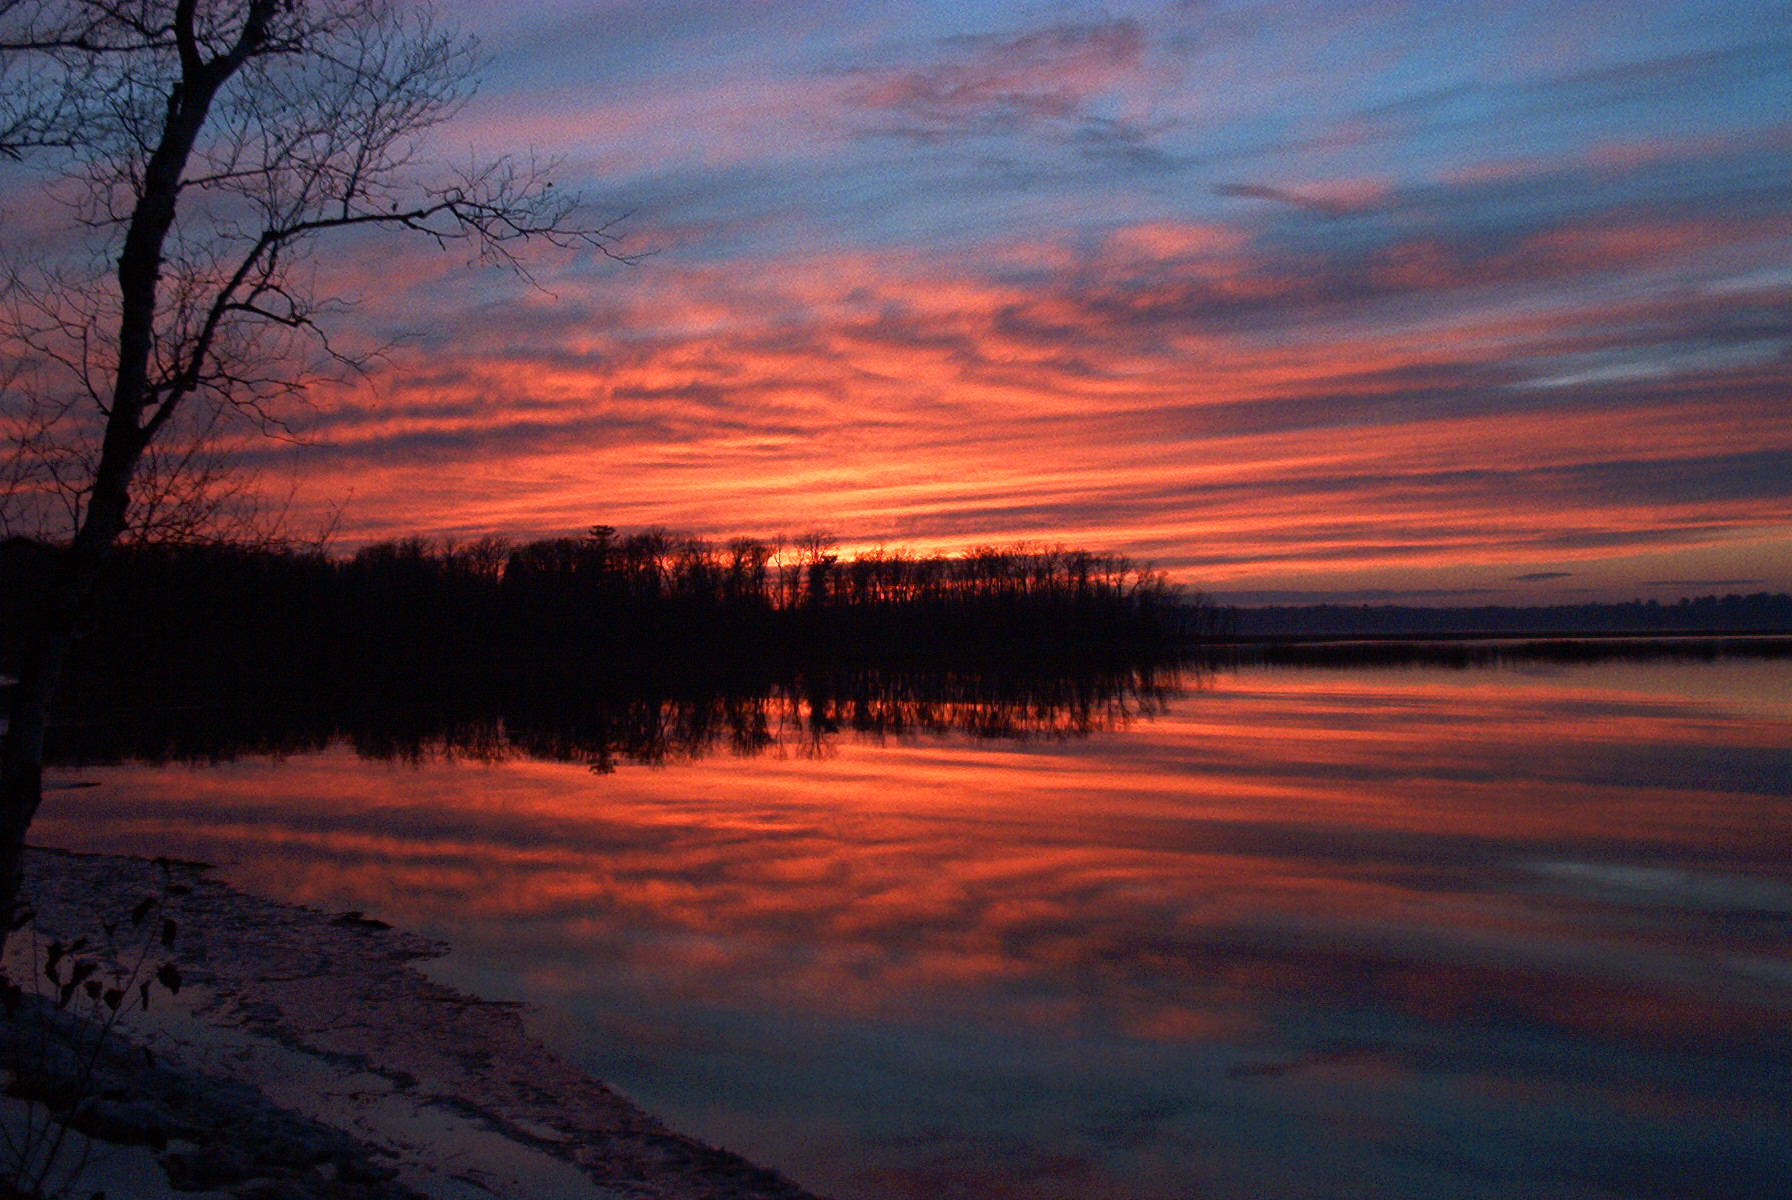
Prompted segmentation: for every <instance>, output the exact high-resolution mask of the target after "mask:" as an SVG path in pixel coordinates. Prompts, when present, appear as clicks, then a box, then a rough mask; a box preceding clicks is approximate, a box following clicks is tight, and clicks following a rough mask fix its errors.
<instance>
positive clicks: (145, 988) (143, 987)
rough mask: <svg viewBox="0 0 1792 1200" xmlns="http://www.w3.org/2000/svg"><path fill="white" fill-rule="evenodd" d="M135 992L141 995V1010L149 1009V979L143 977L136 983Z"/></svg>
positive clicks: (146, 1010)
mask: <svg viewBox="0 0 1792 1200" xmlns="http://www.w3.org/2000/svg"><path fill="white" fill-rule="evenodd" d="M137 994H138V995H139V996H142V997H143V1011H144V1012H148V1011H149V980H147V979H145V980H144V981H143V982H142V983H140V984H138V985H137Z"/></svg>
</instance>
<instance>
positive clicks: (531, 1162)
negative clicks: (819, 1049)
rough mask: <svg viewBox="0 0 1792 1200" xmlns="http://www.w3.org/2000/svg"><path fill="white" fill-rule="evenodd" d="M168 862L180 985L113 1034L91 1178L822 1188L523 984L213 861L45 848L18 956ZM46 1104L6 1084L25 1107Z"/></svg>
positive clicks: (183, 1184) (233, 1192)
mask: <svg viewBox="0 0 1792 1200" xmlns="http://www.w3.org/2000/svg"><path fill="white" fill-rule="evenodd" d="M170 882H173V883H174V885H175V886H174V889H173V890H174V892H175V893H176V895H175V896H173V897H172V898H170V899H169V901H168V903H169V904H170V912H169V915H170V916H171V917H172V918H173V919H174V920H175V921H176V923H177V926H178V935H177V937H176V938H175V945H174V950H173V952H172V954H171V957H172V958H173V959H174V960H175V961H176V962H177V964H178V968H179V971H180V975H181V980H180V982H181V985H182V986H181V988H180V991H179V994H178V995H170V994H169V993H168V991H167V989H166V988H165V987H156V988H153V989H152V993H151V1003H150V1005H149V1007H148V1010H147V1011H146V1012H145V1011H128V1015H127V1016H126V1018H125V1019H124V1020H123V1021H122V1022H121V1025H120V1028H119V1030H118V1031H117V1033H115V1034H114V1036H113V1038H112V1039H111V1040H110V1041H109V1043H108V1047H107V1054H106V1057H105V1061H104V1063H103V1064H102V1070H101V1078H100V1081H99V1082H98V1083H96V1084H94V1085H93V1087H92V1089H90V1090H92V1091H93V1092H94V1094H95V1096H96V1098H97V1100H96V1117H95V1118H94V1119H93V1120H92V1121H90V1124H91V1125H93V1127H94V1128H95V1129H96V1131H97V1133H98V1134H99V1135H100V1138H101V1139H102V1140H100V1141H98V1142H96V1144H95V1154H94V1155H93V1157H92V1161H91V1162H90V1163H89V1164H88V1166H87V1167H86V1169H85V1171H84V1173H83V1175H82V1178H81V1181H80V1188H79V1189H77V1190H75V1191H74V1192H73V1193H72V1194H77V1195H80V1196H83V1197H85V1196H89V1195H92V1194H93V1192H94V1191H95V1190H99V1189H103V1190H104V1191H105V1194H106V1196H107V1198H108V1200H127V1198H130V1197H143V1198H149V1197H157V1198H160V1197H166V1196H170V1195H173V1194H176V1192H175V1191H174V1190H173V1189H179V1194H185V1195H188V1196H192V1195H194V1194H195V1193H196V1192H197V1193H200V1194H203V1195H210V1196H216V1197H224V1196H230V1197H241V1198H244V1200H248V1198H250V1197H254V1198H257V1200H274V1198H276V1197H278V1198H287V1197H291V1198H294V1200H297V1198H300V1197H344V1198H347V1197H365V1198H367V1200H375V1198H378V1200H388V1198H389V1200H400V1198H405V1197H414V1196H428V1197H435V1198H438V1200H473V1198H475V1197H478V1198H482V1200H489V1198H490V1197H493V1196H496V1197H502V1198H505V1200H512V1198H514V1200H536V1198H540V1200H576V1198H578V1197H593V1198H606V1200H608V1198H617V1200H620V1198H624V1197H626V1198H629V1200H635V1198H641V1200H647V1198H655V1200H658V1198H672V1197H678V1198H681V1200H685V1198H688V1200H804V1198H807V1197H809V1193H807V1192H805V1191H803V1190H802V1189H800V1188H798V1187H796V1186H795V1185H794V1184H792V1183H790V1182H789V1181H787V1180H784V1179H783V1178H781V1177H779V1176H778V1175H776V1174H774V1173H773V1172H771V1171H767V1170H765V1169H763V1168H760V1167H756V1166H754V1165H753V1164H751V1163H748V1162H747V1161H745V1160H744V1159H742V1158H740V1157H739V1156H737V1155H734V1154H731V1153H729V1152H727V1151H723V1150H718V1149H715V1148H713V1147H710V1146H706V1145H704V1144H702V1143H700V1142H697V1141H694V1140H693V1139H690V1138H687V1137H684V1136H682V1135H680V1134H678V1133H675V1132H673V1131H672V1130H669V1129H667V1128H666V1127H665V1126H664V1125H662V1124H661V1123H660V1122H659V1121H658V1120H656V1119H655V1118H654V1117H652V1116H651V1115H649V1114H647V1113H645V1112H643V1111H642V1110H641V1109H639V1108H638V1107H636V1106H635V1105H633V1104H632V1103H630V1102H629V1101H628V1100H627V1099H625V1098H623V1097H622V1096H619V1095H618V1094H616V1093H615V1092H613V1091H611V1090H610V1089H609V1088H607V1087H605V1086H604V1085H603V1084H601V1083H599V1082H597V1081H596V1080H593V1079H591V1078H590V1077H589V1076H587V1075H585V1074H584V1073H583V1072H581V1071H579V1070H577V1069H576V1068H574V1067H572V1066H570V1065H568V1064H567V1063H564V1062H562V1061H560V1060H559V1059H557V1058H555V1057H554V1056H553V1055H552V1054H550V1053H549V1052H548V1051H547V1050H546V1049H545V1048H543V1047H542V1046H541V1045H540V1044H539V1043H537V1042H535V1041H533V1040H531V1039H530V1038H529V1037H528V1036H527V1034H526V1032H525V1030H524V1027H523V1023H522V1020H521V1017H520V1014H519V1013H518V1011H517V1008H516V1006H514V1005H506V1004H497V1003H491V1002H487V1001H482V1000H478V999H475V998H473V997H470V996H466V995H463V994H461V993H459V992H456V991H454V990H452V989H450V988H446V987H443V986H441V985H440V984H437V983H434V982H432V981H431V980H429V979H428V978H427V977H425V976H424V975H423V974H422V973H421V972H420V971H418V970H417V969H416V967H415V965H414V964H415V963H416V962H417V961H418V960H420V959H425V958H430V957H434V956H437V955H440V954H442V953H444V952H445V951H446V949H447V948H446V947H445V946H442V945H440V944H438V943H434V942H431V941H428V940H426V939H423V938H419V937H416V936H414V935H411V934H407V933H404V932H402V931H399V930H394V929H391V928H388V927H387V926H385V925H384V924H382V923H380V922H377V921H370V920H366V919H364V918H362V917H361V916H360V915H359V914H353V913H349V914H339V915H335V916H332V915H330V914H326V913H321V912H318V911H316V910H314V909H308V908H301V907H298V906H294V905H287V904H279V903H275V902H272V901H268V900H263V899H260V898H258V897H254V896H250V895H246V894H244V893H242V892H238V891H235V890H233V889H231V888H229V887H227V886H225V885H224V884H222V883H219V882H218V881H216V880H214V879H211V878H209V876H208V875H207V873H206V869H205V868H204V867H202V866H199V865H196V864H188V863H174V864H169V865H167V866H166V867H164V866H162V865H159V864H157V863H152V862H148V861H145V860H142V859H135V858H121V857H115V856H106V855H83V854H72V853H68V852H65V851H58V850H35V851H33V852H32V854H31V856H30V859H29V861H28V864H27V868H26V880H25V895H26V897H27V899H28V900H29V902H30V903H31V904H33V905H34V906H35V907H36V909H37V911H38V917H37V920H36V922H35V927H36V948H35V950H34V948H33V943H32V936H31V934H30V933H26V934H19V935H14V938H13V944H12V946H11V947H9V952H8V958H9V962H8V967H9V973H10V974H11V975H12V977H13V978H15V979H19V978H22V977H25V975H26V974H27V973H28V972H29V971H33V970H38V971H41V966H42V958H41V956H42V951H43V947H44V945H45V944H47V942H48V941H49V940H50V939H57V938H60V939H62V940H64V941H70V940H72V939H74V938H76V937H81V936H88V937H93V936H94V935H95V933H96V932H97V931H98V930H99V928H100V927H101V923H102V922H111V923H114V924H115V926H116V924H118V923H120V922H121V920H128V914H129V913H130V912H131V910H132V909H133V907H135V906H136V905H138V904H139V903H140V902H141V901H142V900H144V899H145V898H146V897H151V896H160V895H163V894H164V892H165V891H166V889H167V885H168V884H169V883H170ZM160 918H161V914H160V913H158V914H157V920H158V922H159V920H160ZM157 953H158V956H161V952H160V951H159V950H158V952H157ZM34 954H35V956H36V961H35V962H31V961H27V960H30V959H31V958H32V957H33V955H34ZM158 961H159V958H158ZM132 998H133V1000H134V999H136V994H135V993H134V992H133V996H132ZM125 1007H126V1008H127V1010H130V1009H134V1008H136V1006H135V1005H134V1004H133V1005H126V1006H125ZM144 1046H148V1047H150V1048H151V1050H152V1054H151V1055H150V1056H145V1055H143V1054H142V1048H143V1047H144ZM14 1090H15V1091H16V1090H18V1089H17V1088H16V1087H15V1089H14ZM26 1115H28V1114H27V1112H26V1108H25V1105H24V1102H23V1101H22V1100H19V1099H17V1098H13V1099H8V1100H7V1101H5V1113H4V1120H5V1122H6V1123H7V1124H8V1125H9V1126H13V1127H16V1126H17V1125H18V1123H19V1122H21V1121H22V1120H23V1119H25V1117H26Z"/></svg>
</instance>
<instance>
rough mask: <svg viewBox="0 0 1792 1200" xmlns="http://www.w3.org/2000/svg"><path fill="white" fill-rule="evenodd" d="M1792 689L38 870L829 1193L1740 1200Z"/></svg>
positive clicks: (399, 799)
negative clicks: (138, 873) (394, 964)
mask: <svg viewBox="0 0 1792 1200" xmlns="http://www.w3.org/2000/svg"><path fill="white" fill-rule="evenodd" d="M1789 670H1792V667H1789V666H1788V664H1787V663H1786V662H1784V661H1778V662H1773V661H1769V662H1724V663H1717V664H1709V665H1704V664H1701V665H1686V664H1676V665H1672V666H1662V665H1659V664H1636V663H1619V664H1605V665H1602V666H1592V667H1576V668H1570V669H1560V670H1555V669H1552V670H1538V671H1534V672H1530V673H1524V672H1514V671H1486V672H1441V671H1429V670H1373V671H1356V672H1329V671H1312V672H1275V671H1246V672H1242V673H1240V674H1237V675H1233V676H1222V677H1220V678H1219V679H1217V680H1215V681H1214V682H1213V684H1212V686H1211V687H1210V688H1208V689H1207V690H1205V691H1203V692H1200V693H1197V694H1193V695H1190V696H1187V697H1185V698H1183V699H1182V700H1180V701H1177V702H1175V703H1173V704H1172V705H1171V707H1170V708H1169V710H1168V711H1167V712H1166V713H1165V714H1163V715H1162V716H1161V717H1159V718H1158V719H1156V720H1154V721H1151V722H1149V723H1144V724H1140V725H1136V726H1134V727H1133V728H1131V729H1130V730H1127V731H1126V732H1124V733H1114V734H1097V735H1095V736H1093V737H1091V738H1089V739H1087V740H1081V741H1068V742H1063V741H1045V742H1028V741H1020V742H1015V741H1007V742H993V743H990V742H984V743H976V742H966V741H964V740H962V739H958V738H951V737H946V738H937V737H936V738H918V739H907V740H899V741H895V742H886V743H885V744H881V745H878V744H870V743H866V742H862V741H857V740H854V739H853V738H852V737H851V736H850V735H847V736H843V737H841V738H839V739H838V740H837V741H834V742H833V743H831V751H830V752H829V753H827V754H823V755H811V756H806V757H792V756H786V755H779V754H777V753H768V754H762V755H759V756H757V757H750V758H738V757H720V758H707V759H702V760H699V761H694V762H688V763H681V764H678V765H676V766H673V767H668V768H664V769H649V768H631V767H623V768H622V769H620V770H619V771H617V772H616V773H615V774H612V775H593V774H591V773H589V772H588V771H585V770H582V769H579V768H578V767H577V766H573V765H567V764H561V763H548V762H537V761H529V760H518V761H508V762H504V763H502V764H500V765H490V766H481V765H475V764H468V763H465V762H437V761H423V762H421V763H416V764H413V765H392V764H382V763H376V762H369V761H365V760H362V759H359V758H357V757H356V756H355V755H353V754H352V753H350V752H349V751H347V750H346V749H342V748H337V749H332V750H328V751H325V752H323V753H318V754H309V755H302V756H297V757H294V758H292V759H290V760H288V761H287V762H285V763H283V764H273V763H270V762H267V761H255V760H251V761H243V762H237V763H231V764H224V765H220V766H217V767H212V768H204V769H198V770H181V769H173V770H170V769H150V768H131V767H124V768H115V769H108V770H106V771H104V772H103V773H100V774H99V775H98V778H100V779H101V780H102V782H103V786H102V787H101V788H98V789H90V790H87V791H84V792H82V793H79V794H74V793H69V794H66V795H65V797H59V798H58V800H57V802H55V803H54V804H52V805H50V806H47V808H46V811H45V815H44V818H43V819H42V823H41V824H40V830H41V834H40V836H42V837H43V838H44V839H45V840H46V841H48V842H52V843H59V844H80V845H86V846H91V847H93V848H108V849H133V848H134V849H145V848H154V849H157V850H159V851H163V852H166V851H168V850H170V849H172V850H173V851H174V852H177V853H181V854H185V855H191V856H195V857H199V858H205V859H209V860H212V861H221V862H225V863H228V864H231V865H230V866H228V867H227V870H226V873H227V874H228V875H229V876H230V877H231V878H233V879H236V880H239V881H242V882H245V883H248V884H250V885H251V886H255V887H259V888H263V889H266V890H270V891H274V892H277V893H278V894H280V895H281V896H283V897H285V898H289V899H297V900H303V901H308V902H312V903H318V904H324V905H334V906H343V907H347V906H353V907H357V908H367V909H371V910H373V911H376V912H379V913H381V914H382V915H384V916H386V917H388V918H389V919H394V920H397V921H400V922H403V923H405V924H407V925H411V926H413V927H418V928H422V929H424V930H426V931H429V932H433V933H439V934H442V935H444V936H447V937H448V938H450V940H452V941H453V942H454V943H455V944H456V946H457V947H458V952H457V954H456V955H455V957H454V958H452V959H451V960H449V961H448V962H447V963H446V964H444V965H443V967H442V969H443V970H444V971H445V972H447V973H449V974H450V975H452V976H454V977H455V978H456V979H458V980H460V981H462V982H466V983H468V984H470V985H471V986H474V987H475V988H476V989H478V990H483V991H485V992H487V993H488V994H490V993H493V992H498V993H506V994H515V995H526V996H528V997H529V998H531V999H532V1000H534V1001H535V1002H536V1003H538V1004H539V1005H541V1006H542V1007H541V1013H540V1017H539V1020H540V1022H541V1025H542V1027H543V1029H544V1030H545V1031H546V1032H547V1033H548V1034H549V1036H551V1037H552V1038H554V1039H555V1040H557V1041H558V1042H560V1043H561V1044H563V1045H568V1046H571V1047H574V1048H575V1049H576V1051H577V1052H578V1053H579V1054H581V1055H582V1056H583V1057H584V1058H585V1060H586V1061H587V1062H589V1063H590V1064H591V1065H592V1066H593V1067H594V1069H595V1070H596V1071H597V1072H598V1073H599V1074H602V1075H605V1076H608V1077H610V1078H614V1079H616V1080H618V1081H619V1082H621V1084H622V1085H623V1086H624V1087H625V1089H628V1090H630V1091H631V1092H633V1093H634V1094H636V1095H638V1096H640V1097H641V1098H642V1099H644V1100H646V1101H648V1102H649V1103H650V1104H652V1105H654V1106H656V1107H659V1108H661V1109H663V1110H665V1111H667V1112H668V1114H669V1115H670V1116H671V1117H672V1118H673V1119H674V1120H675V1121H676V1122H682V1123H684V1124H686V1125H688V1126H690V1127H692V1128H694V1129H695V1130H696V1131H698V1132H700V1133H702V1134H704V1135H706V1136H709V1137H712V1138H715V1139H718V1140H721V1141H723V1142H725V1143H727V1144H729V1145H731V1146H734V1147H736V1148H740V1149H743V1150H746V1151H748V1152H749V1153H751V1154H755V1155H758V1156H760V1157H763V1158H766V1159H769V1160H770V1161H772V1162H773V1163H775V1164H777V1165H779V1166H781V1167H783V1168H785V1169H787V1170H789V1171H790V1172H791V1173H793V1174H794V1175H795V1176H796V1177H797V1178H799V1179H801V1180H803V1181H804V1182H806V1183H809V1184H810V1185H811V1186H815V1187H817V1188H819V1189H821V1190H823V1191H833V1192H837V1193H838V1194H840V1195H842V1196H864V1197H883V1196H920V1195H953V1194H962V1195H975V1196H991V1197H999V1196H1008V1195H1014V1196H1022V1195H1025V1196H1046V1197H1051V1196H1122V1195H1124V1196H1132V1197H1146V1196H1159V1195H1162V1196H1171V1195H1175V1196H1183V1195H1187V1194H1190V1190H1191V1186H1193V1189H1194V1191H1195V1192H1196V1194H1203V1195H1218V1196H1230V1195H1237V1196H1245V1195H1277V1196H1309V1195H1310V1196H1337V1195H1363V1196H1369V1195H1410V1196H1431V1195H1438V1196H1445V1195H1448V1196H1480V1195H1486V1196H1494V1195H1500V1196H1512V1195H1536V1196H1543V1195H1548V1196H1588V1197H1591V1196H1594V1195H1602V1196H1603V1195H1643V1194H1647V1195H1689V1196H1690V1195H1746V1194H1761V1195H1765V1194H1768V1193H1769V1192H1770V1191H1771V1189H1772V1188H1773V1187H1775V1186H1778V1184H1776V1182H1775V1181H1776V1180H1777V1181H1782V1182H1783V1179H1784V1178H1785V1174H1784V1172H1785V1171H1786V1170H1787V1169H1788V1168H1789V1167H1792V1161H1789V1159H1788V1152H1787V1150H1786V1144H1785V1141H1784V1138H1783V1132H1784V1127H1783V1119H1784V1113H1785V1111H1786V1106H1787V1103H1788V1101H1789V1100H1792V1094H1789V1092H1788V1083H1787V1080H1788V1078H1789V1077H1792V1072H1789V1068H1792V1038H1788V1035H1787V1033H1786V1032H1785V1031H1786V1028H1787V1024H1786V1018H1787V1014H1788V1012H1789V1011H1792V978H1789V977H1788V972H1789V970H1792V967H1789V965H1788V964H1792V889H1788V888H1786V886H1785V885H1784V882H1783V881H1784V878H1785V874H1784V872H1785V866H1786V863H1787V862H1788V860H1789V859H1792V739H1789V738H1788V737H1787V732H1788V728H1789V727H1792V688H1789V687H1788V681H1789V679H1792V676H1789V674H1788V672H1789ZM1191 1181H1193V1184H1191Z"/></svg>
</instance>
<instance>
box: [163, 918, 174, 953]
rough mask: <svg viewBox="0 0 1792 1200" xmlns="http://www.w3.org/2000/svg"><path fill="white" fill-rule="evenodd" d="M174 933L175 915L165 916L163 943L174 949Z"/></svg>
mask: <svg viewBox="0 0 1792 1200" xmlns="http://www.w3.org/2000/svg"><path fill="white" fill-rule="evenodd" d="M174 933H175V924H174V918H173V917H165V918H163V920H162V945H163V946H164V947H166V948H167V949H169V950H172V949H174Z"/></svg>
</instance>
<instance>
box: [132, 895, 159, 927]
mask: <svg viewBox="0 0 1792 1200" xmlns="http://www.w3.org/2000/svg"><path fill="white" fill-rule="evenodd" d="M155 906H156V898H155V897H154V896H145V897H143V899H141V900H139V901H137V907H136V908H133V909H132V910H131V924H133V925H141V924H143V918H144V917H147V916H148V915H149V910H150V909H152V908H154V907H155Z"/></svg>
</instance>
